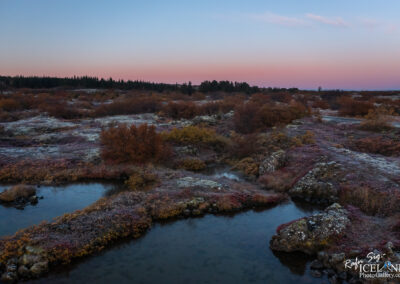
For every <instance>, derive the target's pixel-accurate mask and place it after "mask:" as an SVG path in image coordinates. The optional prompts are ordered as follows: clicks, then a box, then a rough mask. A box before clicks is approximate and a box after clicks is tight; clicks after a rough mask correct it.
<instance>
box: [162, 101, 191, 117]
mask: <svg viewBox="0 0 400 284" xmlns="http://www.w3.org/2000/svg"><path fill="white" fill-rule="evenodd" d="M162 112H163V113H164V114H165V115H166V116H168V117H171V118H173V119H180V118H186V119H190V118H193V117H195V116H196V115H198V114H199V110H198V107H197V106H196V104H194V103H193V102H179V103H168V104H167V105H166V106H164V107H163V108H162Z"/></svg>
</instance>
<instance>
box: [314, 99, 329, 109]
mask: <svg viewBox="0 0 400 284" xmlns="http://www.w3.org/2000/svg"><path fill="white" fill-rule="evenodd" d="M312 107H313V108H320V109H329V107H330V106H329V103H328V102H327V101H324V100H316V101H315V102H313V103H312Z"/></svg>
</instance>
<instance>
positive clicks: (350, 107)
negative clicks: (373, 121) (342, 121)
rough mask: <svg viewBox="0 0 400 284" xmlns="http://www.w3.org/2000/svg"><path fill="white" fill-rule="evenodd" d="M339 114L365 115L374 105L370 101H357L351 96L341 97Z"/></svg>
mask: <svg viewBox="0 0 400 284" xmlns="http://www.w3.org/2000/svg"><path fill="white" fill-rule="evenodd" d="M338 103H339V105H340V107H339V114H340V115H348V116H364V115H367V114H368V112H369V111H370V110H373V109H374V105H373V104H372V103H370V102H365V101H357V100H355V99H353V98H351V97H341V98H339V99H338Z"/></svg>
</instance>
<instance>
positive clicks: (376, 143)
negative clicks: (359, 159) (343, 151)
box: [350, 136, 400, 156]
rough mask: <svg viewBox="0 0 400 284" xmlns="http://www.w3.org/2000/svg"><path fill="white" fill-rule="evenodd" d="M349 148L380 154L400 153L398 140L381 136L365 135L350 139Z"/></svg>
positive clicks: (396, 154) (393, 154) (392, 154)
mask: <svg viewBox="0 0 400 284" xmlns="http://www.w3.org/2000/svg"><path fill="white" fill-rule="evenodd" d="M350 148H352V149H354V150H356V151H359V152H365V153H373V154H380V155H384V156H398V155H400V141H399V140H394V139H391V138H385V137H383V136H378V137H366V138H361V139H357V140H355V141H350Z"/></svg>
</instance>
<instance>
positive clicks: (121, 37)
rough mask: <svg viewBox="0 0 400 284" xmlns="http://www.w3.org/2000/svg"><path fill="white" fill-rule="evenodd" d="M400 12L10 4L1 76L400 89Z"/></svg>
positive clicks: (373, 6)
mask: <svg viewBox="0 0 400 284" xmlns="http://www.w3.org/2000/svg"><path fill="white" fill-rule="evenodd" d="M150 2H151V3H150ZM399 12H400V2H399V1H396V0H388V1H385V2H384V4H383V2H382V1H378V0H373V1H372V0H371V1H366V0H354V1H351V3H350V1H345V0H337V1H330V2H326V1H319V0H306V1H295V0H292V1H290V0H284V1H279V3H277V1H261V0H249V1H239V0H233V1H226V0H219V1H218V0H217V1H212V0H204V1H179V0H173V1H161V0H155V1H148V2H146V3H144V2H143V1H127V0H126V1H125V0H119V1H104V0H101V1H94V0H88V1H77V0H70V1H61V0H60V1H52V0H36V1H29V0H15V1H11V0H3V1H0V25H1V26H2V31H3V33H2V35H1V45H0V75H11V76H14V75H25V76H29V75H38V76H42V75H46V76H58V77H65V76H74V75H76V76H82V75H89V76H98V77H104V78H108V77H112V78H114V79H125V80H128V79H129V80H145V81H154V82H166V83H175V82H177V83H182V82H188V81H191V82H193V83H194V84H198V83H200V82H201V81H204V80H214V79H215V80H231V81H246V82H249V83H250V84H253V85H259V86H265V87H298V88H302V89H316V88H318V87H319V86H322V87H323V88H325V89H382V90H388V89H400V18H399V17H398V15H399Z"/></svg>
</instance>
